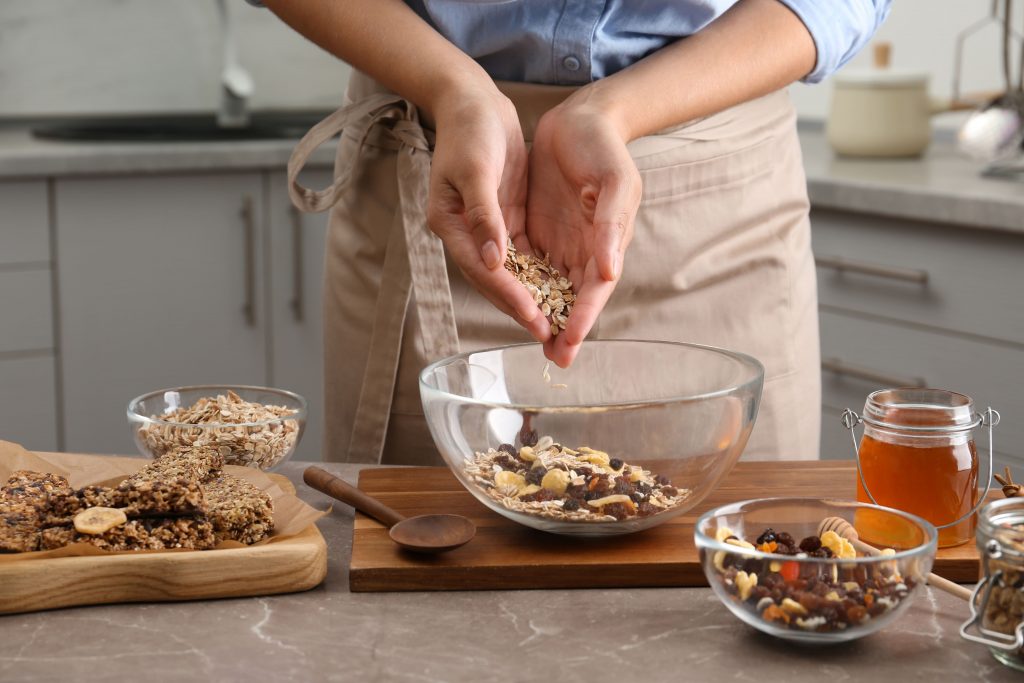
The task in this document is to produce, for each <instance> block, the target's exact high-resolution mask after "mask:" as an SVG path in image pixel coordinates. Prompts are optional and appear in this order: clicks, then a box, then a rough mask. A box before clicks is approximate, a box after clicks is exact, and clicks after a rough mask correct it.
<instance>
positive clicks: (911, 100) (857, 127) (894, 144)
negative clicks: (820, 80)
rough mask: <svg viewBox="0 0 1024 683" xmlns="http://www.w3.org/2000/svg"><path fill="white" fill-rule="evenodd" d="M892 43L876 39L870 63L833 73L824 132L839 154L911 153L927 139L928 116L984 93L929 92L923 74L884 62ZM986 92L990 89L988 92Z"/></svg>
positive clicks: (967, 105)
mask: <svg viewBox="0 0 1024 683" xmlns="http://www.w3.org/2000/svg"><path fill="white" fill-rule="evenodd" d="M890 55H891V46H890V45H889V44H888V43H876V44H875V50H874V68H872V69H859V70H858V69H844V70H843V71H840V72H839V73H837V74H836V75H835V76H834V77H833V79H832V80H833V91H832V103H831V106H830V109H829V116H828V120H827V122H826V125H825V134H826V137H827V139H828V141H829V144H830V145H831V146H832V148H833V149H834V150H835V151H836V152H837V153H839V154H842V155H845V156H855V157H912V156H917V155H919V154H921V153H922V152H924V150H925V149H926V148H927V147H928V144H929V142H930V141H931V117H932V116H933V115H934V114H939V113H943V112H948V111H963V110H969V109H974V108H976V107H977V106H979V104H981V103H982V102H983V101H984V99H983V98H984V97H985V96H974V97H971V98H968V99H964V100H940V99H937V98H933V97H930V96H929V94H928V80H929V79H928V74H926V73H924V72H916V71H906V70H899V69H892V68H890V67H889V61H890ZM988 97H991V95H988Z"/></svg>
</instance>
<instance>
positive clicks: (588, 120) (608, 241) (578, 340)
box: [526, 89, 642, 367]
mask: <svg viewBox="0 0 1024 683" xmlns="http://www.w3.org/2000/svg"><path fill="white" fill-rule="evenodd" d="M584 90H585V89H584ZM579 92H582V91H579ZM583 99H584V100H585V98H583ZM528 177H529V188H528V189H529V192H528V195H527V202H526V230H527V234H528V235H529V242H530V244H532V245H533V247H534V252H535V253H537V254H538V255H543V254H548V255H550V257H551V263H552V265H554V266H555V267H556V268H558V269H559V271H561V273H562V274H563V275H564V276H566V277H568V278H569V280H571V281H572V283H573V289H574V290H575V293H576V301H575V303H574V304H573V309H572V313H571V314H570V315H569V319H568V322H567V324H566V328H565V330H564V331H563V332H561V333H560V334H558V335H557V336H553V337H552V338H551V339H549V340H548V341H547V342H546V343H545V354H546V355H547V357H548V358H549V359H550V360H552V361H554V362H555V363H556V364H558V365H559V366H560V367H568V366H569V364H571V363H572V361H573V359H574V358H575V357H576V354H577V353H578V352H579V349H580V344H582V342H583V339H584V337H586V336H587V334H588V333H589V332H590V329H591V328H592V327H593V325H594V323H595V322H596V320H597V317H598V315H599V314H600V313H601V311H602V310H603V309H604V306H605V304H606V303H607V302H608V298H609V297H610V296H611V294H612V291H614V289H615V286H616V285H617V284H618V281H619V278H620V277H621V275H622V264H623V259H624V256H625V253H626V248H627V247H628V246H629V242H630V240H631V239H632V237H633V223H634V220H635V218H636V212H637V209H638V208H639V207H640V195H641V190H642V188H641V180H640V173H639V171H637V168H636V164H635V163H634V162H633V159H632V157H630V155H629V151H628V150H627V149H626V136H625V135H624V134H623V132H622V131H621V130H620V128H619V127H618V126H617V125H616V124H615V122H614V121H613V120H612V119H611V118H610V117H609V116H608V115H606V114H605V113H604V112H603V111H602V110H601V109H600V108H599V107H595V106H593V105H591V104H588V103H587V102H586V101H583V102H580V101H578V100H577V99H576V98H575V96H574V97H570V98H569V99H568V100H566V101H565V102H564V103H562V104H561V105H559V106H558V107H555V108H554V109H551V110H550V111H548V112H547V113H546V114H545V115H544V116H543V117H542V118H541V120H540V122H539V123H538V124H537V130H536V133H535V135H534V140H533V147H532V149H531V150H530V168H529V176H528Z"/></svg>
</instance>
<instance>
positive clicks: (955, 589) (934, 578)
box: [818, 517, 971, 602]
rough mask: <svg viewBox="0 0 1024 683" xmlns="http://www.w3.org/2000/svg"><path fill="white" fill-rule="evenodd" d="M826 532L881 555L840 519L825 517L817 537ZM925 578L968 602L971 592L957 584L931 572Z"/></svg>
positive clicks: (873, 553) (870, 552) (932, 584)
mask: <svg viewBox="0 0 1024 683" xmlns="http://www.w3.org/2000/svg"><path fill="white" fill-rule="evenodd" d="M826 531H834V532H835V533H837V534H839V535H840V536H842V537H843V538H845V539H846V540H847V541H849V542H850V543H852V544H853V547H854V548H855V549H856V550H857V551H858V552H860V553H863V554H865V555H872V556H873V555H880V554H881V552H880V551H879V550H878V548H875V547H874V546H870V545H868V544H867V543H864V542H863V541H861V540H860V535H859V534H858V533H857V530H856V529H854V528H853V525H852V524H850V523H849V522H847V521H846V520H845V519H843V518H842V517H826V518H825V519H823V520H821V524H819V525H818V535H819V536H821V535H822V534H823V533H825V532H826ZM925 578H926V580H927V581H928V585H929V586H934V587H935V588H938V589H939V590H941V591H945V592H946V593H949V594H950V595H955V596H956V597H958V598H961V599H963V600H967V601H968V602H969V601H970V599H971V590H970V589H969V588H964V587H963V586H961V585H959V584H956V583H953V582H952V581H950V580H949V579H944V578H942V577H941V576H939V575H937V574H932V573H931V572H928V576H927V577H925Z"/></svg>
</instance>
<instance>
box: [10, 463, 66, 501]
mask: <svg viewBox="0 0 1024 683" xmlns="http://www.w3.org/2000/svg"><path fill="white" fill-rule="evenodd" d="M70 490H71V485H70V484H69V483H68V480H67V479H65V478H64V477H62V476H60V475H59V474H50V473H48V472H33V471H31V470H17V471H16V472H14V473H13V474H11V476H10V478H9V479H8V480H7V483H6V484H5V485H4V486H2V487H0V500H31V501H37V502H40V503H42V502H45V501H46V497H47V496H48V495H49V494H51V493H58V492H63V491H70Z"/></svg>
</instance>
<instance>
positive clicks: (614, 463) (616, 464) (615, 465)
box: [608, 458, 623, 472]
mask: <svg viewBox="0 0 1024 683" xmlns="http://www.w3.org/2000/svg"><path fill="white" fill-rule="evenodd" d="M622 465H623V462H622V461H621V460H619V459H618V458H612V459H611V460H609V461H608V467H611V468H612V469H613V470H615V471H616V472H618V471H619V470H621V469H622Z"/></svg>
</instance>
